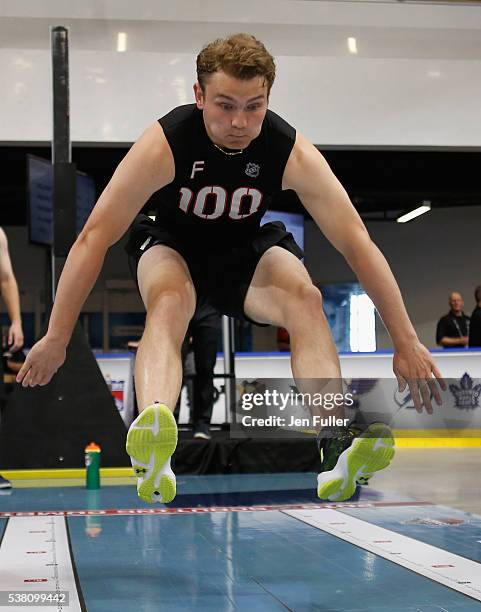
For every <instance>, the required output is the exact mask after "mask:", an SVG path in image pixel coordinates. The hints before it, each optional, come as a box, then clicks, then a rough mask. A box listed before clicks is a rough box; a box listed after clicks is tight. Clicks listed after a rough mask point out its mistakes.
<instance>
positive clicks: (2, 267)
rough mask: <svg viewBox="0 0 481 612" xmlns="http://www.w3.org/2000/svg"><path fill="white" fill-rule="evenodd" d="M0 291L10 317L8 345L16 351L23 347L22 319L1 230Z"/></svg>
mask: <svg viewBox="0 0 481 612" xmlns="http://www.w3.org/2000/svg"><path fill="white" fill-rule="evenodd" d="M0 291H1V294H2V298H3V299H4V301H5V305H6V306H7V312H8V316H9V317H10V323H11V326H10V330H9V334H8V344H9V346H10V347H11V348H12V350H13V351H18V349H20V348H21V347H22V345H23V331H22V318H21V315H20V294H19V291H18V285H17V281H16V279H15V275H14V273H13V268H12V262H11V260H10V253H9V251H8V240H7V236H6V235H5V232H4V231H3V229H1V228H0Z"/></svg>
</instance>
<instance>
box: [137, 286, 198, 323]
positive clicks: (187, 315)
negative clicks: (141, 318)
mask: <svg viewBox="0 0 481 612" xmlns="http://www.w3.org/2000/svg"><path fill="white" fill-rule="evenodd" d="M185 285H186V286H184V287H175V288H172V287H171V288H162V289H159V290H154V291H151V292H150V294H149V298H148V301H147V319H152V318H155V319H159V318H161V319H167V320H183V321H186V322H187V324H188V322H189V321H190V319H191V318H192V316H193V315H194V311H195V290H194V287H193V286H192V287H190V286H189V285H188V284H187V283H186V284H185Z"/></svg>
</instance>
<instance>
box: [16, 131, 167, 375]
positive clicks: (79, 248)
mask: <svg viewBox="0 0 481 612" xmlns="http://www.w3.org/2000/svg"><path fill="white" fill-rule="evenodd" d="M174 173H175V168H174V159H173V156H172V152H171V150H170V147H169V145H168V143H167V140H166V138H165V136H164V133H163V130H162V128H161V127H160V125H159V124H158V123H157V122H156V123H155V124H153V125H152V126H150V127H149V128H148V129H147V130H146V131H145V132H144V133H143V134H142V136H141V137H140V139H139V140H138V141H137V142H136V143H135V144H134V145H133V147H132V148H131V149H130V151H129V152H128V153H127V155H126V156H125V158H124V159H123V160H122V162H121V163H120V164H119V166H118V167H117V169H116V171H115V173H114V175H113V177H112V179H111V180H110V182H109V184H108V185H107V187H106V188H105V190H104V191H103V193H102V195H101V196H100V198H99V200H98V202H97V204H96V205H95V207H94V210H93V211H92V214H91V215H90V217H89V219H88V221H87V223H86V224H85V227H84V229H83V230H82V232H81V234H80V235H79V237H78V238H77V240H76V241H75V243H74V245H73V247H72V248H71V250H70V253H69V255H68V258H67V261H66V263H65V267H64V269H63V272H62V275H61V277H60V281H59V284H58V288H57V294H56V297H55V303H54V306H53V309H52V315H51V317H50V323H49V326H48V331H47V335H46V336H45V338H44V339H42V340H41V341H40V342H42V341H45V342H50V343H51V346H50V348H51V349H55V348H56V350H52V351H51V353H52V355H53V354H54V353H55V354H57V353H58V354H59V355H58V356H57V357H56V359H57V361H58V360H60V361H61V362H63V360H61V355H60V354H64V352H65V347H66V346H67V344H68V342H69V340H70V337H71V335H72V332H73V329H74V326H75V322H76V320H77V318H78V316H79V313H80V310H81V308H82V306H83V303H84V302H85V300H86V299H87V296H88V295H89V293H90V291H91V290H92V287H93V285H94V283H95V281H96V279H97V277H98V275H99V273H100V270H101V268H102V264H103V262H104V258H105V255H106V253H107V250H108V248H109V247H110V246H111V245H113V244H114V243H115V242H117V240H119V239H120V238H121V236H122V235H123V234H124V233H125V232H126V231H127V229H128V228H129V226H130V224H131V223H132V221H133V219H134V218H135V216H136V215H137V213H138V212H139V211H140V209H141V208H142V206H143V205H144V204H145V202H146V201H147V200H148V198H149V197H150V196H151V195H152V194H153V193H154V192H155V191H157V190H158V189H160V188H161V187H163V186H165V185H167V184H168V183H170V182H171V181H172V180H173V178H174ZM39 344H40V343H37V345H36V346H35V347H34V348H33V349H32V351H31V352H30V353H29V354H28V356H27V360H26V362H25V364H24V367H23V368H22V370H21V371H20V373H19V375H18V377H17V380H19V381H22V382H23V384H24V386H27V385H30V386H33V385H35V384H46V382H48V381H49V380H50V378H51V376H52V375H53V374H54V373H55V371H56V369H58V367H59V365H58V366H57V367H56V368H54V365H55V364H52V365H51V366H49V367H47V365H48V364H45V365H44V364H42V363H41V362H40V359H39V358H38V357H40V349H37V350H38V352H39V356H38V357H36V356H35V353H34V351H35V349H36V348H37V347H38V345H39ZM41 348H42V350H43V347H41ZM34 359H35V360H36V363H34ZM60 365H61V363H60ZM52 368H54V369H53V371H50V370H52ZM29 371H30V373H29V375H27V373H28V372H29ZM24 378H25V380H24Z"/></svg>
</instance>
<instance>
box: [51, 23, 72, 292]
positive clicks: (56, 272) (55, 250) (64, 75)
mask: <svg viewBox="0 0 481 612" xmlns="http://www.w3.org/2000/svg"><path fill="white" fill-rule="evenodd" d="M51 46H52V85H53V135H52V164H53V228H54V231H53V245H52V258H51V261H52V266H51V268H52V292H51V295H52V301H53V300H54V299H55V290H56V287H57V283H58V278H59V276H60V273H61V270H62V267H63V264H64V262H65V258H66V257H67V255H68V252H69V250H70V247H71V246H72V244H73V242H74V241H75V230H76V205H75V204H76V203H75V199H76V174H75V166H74V164H72V163H71V160H72V147H71V143H70V110H69V70H68V30H67V29H66V28H63V27H55V28H52V31H51Z"/></svg>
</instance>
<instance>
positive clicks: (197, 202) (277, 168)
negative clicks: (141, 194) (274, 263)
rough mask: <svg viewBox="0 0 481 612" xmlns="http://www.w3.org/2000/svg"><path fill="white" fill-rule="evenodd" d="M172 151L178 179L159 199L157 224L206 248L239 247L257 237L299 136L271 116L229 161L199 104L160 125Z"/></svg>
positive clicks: (175, 113)
mask: <svg viewBox="0 0 481 612" xmlns="http://www.w3.org/2000/svg"><path fill="white" fill-rule="evenodd" d="M159 123H160V125H161V126H162V129H163V130H164V134H165V136H166V138H167V141H168V143H169V145H170V148H171V150H172V154H173V156H174V162H175V178H174V180H173V181H172V182H171V183H170V184H169V185H166V186H165V187H163V188H162V189H160V190H159V191H158V192H157V193H156V195H155V202H156V224H157V225H160V226H162V227H165V228H167V229H168V230H169V231H170V232H172V233H173V234H175V235H177V236H179V238H181V239H187V240H195V241H196V240H202V243H203V244H204V245H205V246H206V247H209V246H212V247H213V248H214V246H215V245H219V244H226V243H228V244H237V243H239V242H242V241H243V240H245V239H246V238H247V237H248V236H250V235H251V234H252V233H254V232H255V231H256V229H257V228H258V227H259V225H260V220H261V218H262V216H263V215H264V213H265V212H266V210H267V208H268V206H269V202H270V200H271V199H272V197H273V196H274V195H275V194H276V193H279V192H280V191H281V190H282V177H283V174H284V169H285V166H286V163H287V160H288V158H289V155H290V153H291V151H292V147H293V146H294V142H295V137H296V132H295V130H294V128H293V127H291V126H290V125H289V124H288V123H286V122H285V121H284V120H283V119H281V117H279V116H278V115H276V114H275V113H273V112H272V111H270V110H268V111H267V114H266V117H265V119H264V121H263V124H262V129H261V132H260V134H259V136H258V137H257V138H255V139H254V140H253V141H252V142H251V143H250V144H249V146H248V147H247V148H246V149H244V151H243V152H242V153H240V154H238V155H226V154H225V153H223V152H222V151H219V149H217V148H216V147H215V146H214V144H213V143H212V141H211V140H210V138H209V137H208V135H207V131H206V129H205V125H204V119H203V113H202V111H201V110H199V109H198V108H197V107H196V105H195V104H188V105H185V106H179V107H177V108H175V109H174V110H173V111H171V112H170V113H169V114H167V115H165V116H164V117H162V118H161V119H159Z"/></svg>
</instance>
